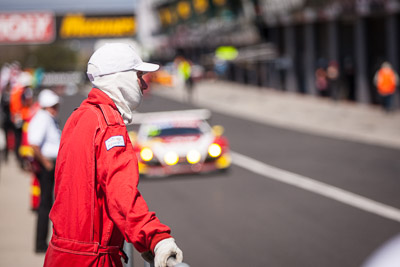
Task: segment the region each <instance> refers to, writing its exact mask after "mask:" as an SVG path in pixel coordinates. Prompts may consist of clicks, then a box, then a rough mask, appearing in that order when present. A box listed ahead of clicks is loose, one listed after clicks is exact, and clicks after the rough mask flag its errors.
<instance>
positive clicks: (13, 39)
mask: <svg viewBox="0 0 400 267" xmlns="http://www.w3.org/2000/svg"><path fill="white" fill-rule="evenodd" d="M19 1H23V0H19ZM41 2H43V3H44V2H45V1H44V0H42V1H41ZM76 2H77V3H76V5H74V4H71V5H68V6H66V5H61V4H60V3H59V2H50V1H49V2H48V3H47V4H46V5H43V6H40V5H38V4H37V3H36V4H35V5H33V4H32V3H31V4H30V5H29V4H24V5H22V4H20V5H18V6H15V5H14V6H13V5H12V4H11V3H8V4H7V3H4V2H3V3H2V4H1V5H2V6H1V10H2V13H1V14H0V43H1V44H2V45H1V47H0V49H1V51H2V53H0V63H1V64H3V63H5V62H10V61H12V60H18V61H19V62H21V64H22V65H23V66H25V67H31V68H35V67H41V68H44V69H45V71H73V70H78V71H85V67H86V62H87V59H88V57H89V56H90V54H91V53H92V51H93V49H94V48H95V47H96V42H97V41H98V40H99V39H104V38H112V39H115V38H125V40H130V41H131V42H134V43H135V45H137V47H138V48H139V49H141V52H142V54H143V55H144V57H145V58H146V57H152V59H153V60H156V61H158V62H160V63H163V64H167V63H168V62H172V61H173V60H174V59H175V57H177V56H184V57H186V58H187V59H189V60H191V61H192V62H193V63H195V64H198V65H201V66H203V67H204V68H205V70H206V73H212V72H215V73H216V74H217V75H218V77H219V78H221V79H227V80H231V81H235V82H238V83H243V84H250V85H255V86H260V87H261V88H275V89H278V90H285V91H291V92H299V93H304V94H314V95H321V96H328V97H331V98H334V99H338V100H339V99H340V100H350V101H356V102H361V103H367V104H378V103H379V101H380V100H379V96H378V94H377V91H376V88H375V86H374V84H373V77H374V73H375V72H376V71H377V70H378V68H379V66H380V65H381V63H382V62H383V61H389V62H390V63H391V64H392V65H393V66H394V69H395V70H397V71H399V60H400V59H399V57H400V55H399V53H398V50H397V48H398V45H399V38H398V33H399V27H398V23H399V22H398V21H399V18H400V17H399V10H400V3H399V1H398V0H151V1H150V0H147V1H139V0H136V1H127V2H123V1H122V0H119V1H117V2H116V3H115V5H114V8H109V7H108V8H107V7H105V5H104V6H102V2H101V1H100V2H96V4H95V2H94V3H93V4H91V3H90V1H85V2H82V1H81V3H79V1H76ZM27 3H28V2H27ZM103 4H104V3H103ZM8 10H10V11H8ZM21 12H22V13H21ZM35 12H36V13H35ZM40 12H41V13H40ZM32 14H33V15H32ZM35 16H36V17H35ZM40 16H42V17H41V18H42V20H39V19H38V18H39V17H40ZM46 16H47V22H46V18H45V17H46ZM49 17H50V18H51V19H50V18H49ZM40 23H42V24H40ZM46 23H47V24H46ZM40 25H42V26H43V29H44V30H45V32H46V33H47V35H48V36H45V35H43V36H39V35H40V34H39V31H40V29H39V28H38V27H39V26H40ZM32 32H37V35H38V36H32ZM28 33H29V34H28ZM218 49H219V51H222V50H221V49H224V51H225V52H222V53H218V52H217V50H218ZM226 51H230V52H226ZM221 55H222V56H221ZM54 59H58V60H54ZM318 69H324V70H325V71H326V73H327V74H326V75H327V79H328V81H329V82H330V83H329V86H328V87H327V88H328V89H327V90H326V91H324V92H322V91H321V88H319V85H318V83H316V71H317V70H318ZM329 75H331V76H333V77H330V76H329ZM399 100H400V97H399V93H398V92H397V96H396V103H397V106H398V102H399Z"/></svg>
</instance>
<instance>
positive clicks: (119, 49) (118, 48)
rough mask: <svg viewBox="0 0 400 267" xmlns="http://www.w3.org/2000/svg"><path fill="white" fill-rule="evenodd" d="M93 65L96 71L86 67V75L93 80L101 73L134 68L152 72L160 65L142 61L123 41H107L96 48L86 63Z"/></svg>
mask: <svg viewBox="0 0 400 267" xmlns="http://www.w3.org/2000/svg"><path fill="white" fill-rule="evenodd" d="M90 64H92V65H94V66H95V67H96V68H94V69H97V71H94V70H93V68H91V70H89V69H88V72H87V74H88V77H89V79H90V81H93V80H94V78H95V77H99V76H102V75H107V74H112V73H117V72H122V71H128V70H135V71H143V72H153V71H156V70H158V68H159V67H160V66H159V65H157V64H152V63H147V62H143V60H142V59H141V58H140V56H139V55H138V54H137V53H136V51H135V50H134V49H133V47H132V46H130V45H129V44H125V43H107V44H105V45H103V46H102V47H100V48H99V49H97V50H96V51H95V52H94V53H93V55H92V56H91V57H90V59H89V62H88V65H90Z"/></svg>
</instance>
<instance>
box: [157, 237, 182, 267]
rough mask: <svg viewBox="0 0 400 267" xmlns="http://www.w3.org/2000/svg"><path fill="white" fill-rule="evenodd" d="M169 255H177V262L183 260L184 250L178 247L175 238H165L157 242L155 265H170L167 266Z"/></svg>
mask: <svg viewBox="0 0 400 267" xmlns="http://www.w3.org/2000/svg"><path fill="white" fill-rule="evenodd" d="M169 257H175V259H176V262H177V263H181V262H182V261H183V253H182V250H180V249H179V248H178V246H177V245H176V243H175V239H173V238H167V239H163V240H161V241H160V242H158V243H157V245H156V247H155V248H154V267H169V266H167V260H168V258H169Z"/></svg>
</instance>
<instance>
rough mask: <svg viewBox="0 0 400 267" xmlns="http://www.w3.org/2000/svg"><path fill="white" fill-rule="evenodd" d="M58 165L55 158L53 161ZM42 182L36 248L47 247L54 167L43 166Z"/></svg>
mask: <svg viewBox="0 0 400 267" xmlns="http://www.w3.org/2000/svg"><path fill="white" fill-rule="evenodd" d="M53 163H54V166H55V165H56V164H55V163H56V162H55V160H54V161H53ZM38 179H39V182H40V205H39V209H38V217H37V227H36V250H43V249H46V248H47V236H48V229H49V213H50V210H51V207H52V206H53V199H54V197H53V190H54V167H53V169H52V170H50V171H48V170H46V169H45V168H44V167H43V166H41V168H40V171H39V173H38Z"/></svg>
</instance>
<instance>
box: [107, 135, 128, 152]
mask: <svg viewBox="0 0 400 267" xmlns="http://www.w3.org/2000/svg"><path fill="white" fill-rule="evenodd" d="M105 143H106V148H107V150H110V149H111V148H113V147H116V146H125V141H124V137H123V136H122V135H115V136H111V137H110V138H108V139H107V140H106V142H105Z"/></svg>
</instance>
